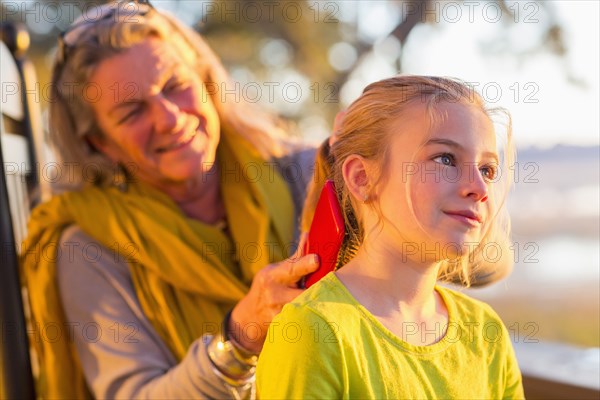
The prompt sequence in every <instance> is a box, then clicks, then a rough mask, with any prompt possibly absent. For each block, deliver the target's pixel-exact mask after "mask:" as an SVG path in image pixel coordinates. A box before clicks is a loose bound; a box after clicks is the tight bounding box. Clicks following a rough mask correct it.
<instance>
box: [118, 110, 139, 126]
mask: <svg viewBox="0 0 600 400" xmlns="http://www.w3.org/2000/svg"><path fill="white" fill-rule="evenodd" d="M140 111H141V110H140V107H135V108H132V109H131V110H130V111H129V112H128V113H127V114H125V115H124V116H123V117H121V119H120V120H119V121H117V124H119V125H120V124H124V123H126V122H129V121H130V120H132V119H133V118H135V117H136V116H137V115H138V114H139V113H140Z"/></svg>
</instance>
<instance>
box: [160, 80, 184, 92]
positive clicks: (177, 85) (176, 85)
mask: <svg viewBox="0 0 600 400" xmlns="http://www.w3.org/2000/svg"><path fill="white" fill-rule="evenodd" d="M185 87H186V85H185V84H184V83H183V82H182V81H173V82H170V83H169V84H167V85H166V86H165V91H166V92H174V91H178V90H183V89H185Z"/></svg>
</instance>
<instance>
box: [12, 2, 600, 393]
mask: <svg viewBox="0 0 600 400" xmlns="http://www.w3.org/2000/svg"><path fill="white" fill-rule="evenodd" d="M152 3H153V5H154V6H155V7H156V8H158V9H161V10H166V11H169V12H171V13H173V14H175V15H176V16H177V17H179V18H180V19H182V20H184V21H185V22H186V23H187V24H189V25H190V26H193V27H194V28H195V29H196V30H198V31H199V32H200V33H202V34H203V35H204V36H205V37H206V39H207V41H208V42H209V43H210V44H211V45H212V47H213V48H214V49H215V50H216V52H217V53H218V54H219V55H220V56H221V58H222V60H223V62H224V64H225V66H226V67H227V68H228V70H229V71H230V73H231V75H232V77H233V79H234V81H235V82H236V87H235V93H230V94H228V96H232V97H233V96H243V97H244V98H245V99H246V100H248V101H250V102H256V103H259V104H261V105H263V106H266V107H268V108H270V109H271V110H273V111H274V112H276V113H278V114H280V115H282V116H283V117H285V118H286V119H289V120H291V121H293V122H294V124H295V126H296V127H297V132H299V134H300V135H301V136H303V137H304V138H305V139H306V140H309V141H315V142H318V141H321V140H323V139H324V138H325V137H327V136H328V135H329V132H330V131H331V126H332V122H333V119H334V116H335V114H336V113H337V112H338V111H339V110H341V109H343V108H345V107H346V106H347V105H348V104H349V103H350V102H352V101H353V100H354V99H355V98H356V97H357V96H358V95H359V94H360V92H361V91H362V89H363V88H364V87H365V86H366V85H367V84H368V83H370V82H373V81H375V80H379V79H382V78H385V77H389V76H391V75H394V74H396V73H399V72H401V73H412V74H429V75H443V76H452V77H457V78H460V79H462V80H465V81H468V82H471V83H472V84H473V86H474V87H475V88H476V89H477V90H479V91H480V92H481V93H482V95H483V97H484V99H485V100H487V101H488V102H489V103H492V104H495V105H498V106H502V107H505V108H507V109H508V110H509V111H510V112H511V113H512V117H513V130H514V131H513V134H514V138H515V141H516V144H517V149H518V156H517V163H516V164H515V166H514V171H515V190H514V193H513V195H512V198H511V199H510V203H509V207H510V210H511V215H512V219H513V226H514V229H513V251H514V253H515V269H514V272H513V273H512V275H511V276H510V277H509V278H507V279H505V280H504V281H502V282H500V283H497V284H494V285H492V286H490V287H488V288H484V289H469V290H468V293H469V294H470V295H472V296H474V297H477V298H480V299H483V300H485V301H487V302H489V303H490V304H492V306H493V307H494V308H495V309H496V310H497V311H498V312H499V314H500V315H501V317H502V318H503V319H504V322H505V323H506V325H507V327H508V329H509V332H510V334H511V335H512V339H513V342H514V343H515V346H516V347H517V352H518V354H519V357H520V358H521V357H528V354H529V355H531V358H535V359H538V363H544V362H545V361H543V358H542V359H540V357H539V354H545V353H544V352H545V350H544V349H546V347H544V346H546V345H547V344H556V346H555V347H553V348H554V349H557V348H563V347H561V346H565V347H564V348H568V349H578V352H577V353H576V354H577V357H576V359H574V360H570V359H567V358H568V357H567V356H565V357H564V358H563V359H561V360H560V361H561V362H560V363H559V364H560V365H562V368H566V369H565V370H561V371H558V373H559V375H560V374H563V375H564V374H568V375H571V376H574V379H581V382H584V383H585V384H586V385H588V386H589V385H590V384H591V385H592V386H593V387H596V388H600V380H599V378H598V376H597V371H598V370H599V365H600V256H599V254H600V249H599V247H600V245H599V239H600V184H599V182H600V163H599V159H600V147H599V145H600V124H599V114H598V110H599V106H600V102H599V92H600V89H599V76H600V66H599V49H600V43H599V42H600V39H599V38H600V32H599V14H600V11H599V3H598V2H596V1H500V0H498V1H492V0H489V1H486V0H481V1H432V0H423V1H384V0H381V1H374V0H369V1H367V0H363V1H349V0H344V1H316V0H306V1H302V0H298V1H187V0H179V1H177V0H169V1H152ZM96 4H97V3H96ZM89 10H90V4H89V3H86V2H81V1H67V0H65V1H12V2H11V1H3V2H2V9H1V12H2V21H10V20H14V21H21V22H24V23H25V24H26V26H27V29H28V30H29V32H30V34H31V39H32V47H31V49H30V52H29V56H30V57H31V58H32V59H33V61H34V63H35V66H36V70H37V74H38V77H39V80H40V87H39V89H40V93H41V95H40V102H41V106H42V109H45V108H46V104H45V101H46V100H47V99H46V98H44V87H47V85H48V81H49V73H50V68H51V60H52V57H53V54H54V52H55V50H56V47H55V45H56V38H57V36H58V34H59V32H60V31H62V30H64V29H65V28H66V27H67V26H68V25H69V24H70V23H71V22H72V21H73V20H74V19H75V18H77V17H78V16H79V15H80V14H81V13H86V12H89ZM89 16H90V18H91V17H93V15H91V14H90V15H89ZM531 349H534V350H531ZM535 349H538V350H535ZM530 351H533V352H530ZM552 354H557V353H556V352H554V353H552ZM565 354H566V353H565ZM569 354H574V353H572V352H571V353H569ZM569 357H570V356H569ZM569 363H572V364H571V365H570V364H569ZM531 365H533V366H532V367H530V368H534V369H535V368H536V366H535V362H532V364H531ZM590 371H592V372H590ZM594 371H595V373H594ZM586 374H587V375H586Z"/></svg>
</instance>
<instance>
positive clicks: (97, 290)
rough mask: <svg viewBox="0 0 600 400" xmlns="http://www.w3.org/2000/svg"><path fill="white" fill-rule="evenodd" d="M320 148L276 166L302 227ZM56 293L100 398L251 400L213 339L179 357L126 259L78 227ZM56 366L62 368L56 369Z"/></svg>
mask: <svg viewBox="0 0 600 400" xmlns="http://www.w3.org/2000/svg"><path fill="white" fill-rule="evenodd" d="M314 155H315V149H314V148H312V147H302V148H297V149H296V150H295V151H294V152H293V153H291V154H290V155H289V156H287V157H285V158H282V159H279V160H276V161H277V164H278V166H279V169H280V172H281V173H282V175H283V177H284V178H285V179H286V181H287V182H288V186H289V188H290V192H291V194H292V198H293V200H294V206H295V221H296V235H295V237H296V239H297V237H298V233H299V232H298V231H299V227H298V221H299V216H300V213H301V210H302V205H303V202H304V198H305V195H306V188H307V185H308V183H309V181H310V179H311V178H312V173H313V162H314ZM60 246H61V254H62V255H63V257H60V259H59V260H58V262H57V270H58V271H57V275H58V285H59V292H60V294H61V299H62V303H63V308H64V311H65V315H66V319H67V324H68V326H69V329H72V335H73V341H74V343H75V346H76V348H77V353H78V355H79V359H80V361H81V365H82V368H83V371H84V375H85V378H86V381H87V384H88V387H89V388H90V390H91V391H92V393H93V395H94V396H95V397H96V398H248V397H253V395H254V390H245V391H238V390H236V389H235V388H232V387H230V386H228V385H227V384H225V383H224V382H223V381H222V380H221V379H220V378H218V377H217V376H216V375H215V374H214V372H213V368H212V364H211V362H210V360H209V359H208V357H207V355H206V343H207V341H208V340H210V337H209V336H205V337H203V338H198V339H197V340H196V341H195V342H193V343H192V345H191V346H190V348H189V349H188V352H187V354H186V356H185V357H184V359H183V360H182V361H181V362H179V363H177V361H176V359H175V357H174V356H173V354H171V352H170V351H169V349H168V348H167V346H166V345H165V343H164V342H163V341H162V339H161V338H160V336H159V335H158V333H157V332H156V331H155V329H154V328H153V326H152V325H151V323H150V322H149V321H148V319H147V318H146V316H145V315H144V313H143V311H142V308H141V305H140V303H139V301H138V299H137V297H136V294H135V289H134V287H133V283H132V280H131V276H130V273H129V268H128V266H127V264H126V263H125V261H124V260H123V259H121V258H119V257H118V256H117V255H116V254H115V253H114V252H113V251H112V250H110V249H108V248H106V247H103V246H101V245H100V244H98V243H97V242H96V241H95V240H94V239H93V238H91V237H89V236H88V235H86V234H85V233H83V232H82V231H81V229H79V227H77V226H71V227H69V228H67V229H66V230H65V231H64V232H63V234H62V236H61V240H60ZM57 368H60V367H59V366H57Z"/></svg>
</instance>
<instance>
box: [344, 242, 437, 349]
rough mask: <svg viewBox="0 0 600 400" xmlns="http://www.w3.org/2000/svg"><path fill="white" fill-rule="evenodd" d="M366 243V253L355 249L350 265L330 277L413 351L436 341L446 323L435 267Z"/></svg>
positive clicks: (435, 264)
mask: <svg viewBox="0 0 600 400" xmlns="http://www.w3.org/2000/svg"><path fill="white" fill-rule="evenodd" d="M370 243H371V246H370V247H369V248H366V249H365V248H364V247H361V249H360V250H359V251H358V253H357V255H356V256H355V257H354V258H353V259H352V261H350V262H349V263H348V264H347V265H345V266H344V267H343V268H341V269H340V270H339V271H338V272H336V275H337V277H338V278H339V279H340V281H341V282H342V283H343V284H344V286H346V288H347V289H348V290H349V291H350V293H351V294H352V295H353V296H354V297H355V298H356V299H357V300H358V302H359V303H361V305H363V306H364V307H365V308H366V309H367V310H368V311H369V312H370V313H371V314H373V316H374V317H375V318H377V319H378V320H379V321H380V322H381V323H382V324H383V325H384V326H385V327H386V328H388V329H389V330H390V331H391V332H392V333H394V334H395V335H396V336H398V337H400V338H401V339H403V340H405V341H407V342H409V343H412V344H415V345H429V344H432V343H435V342H437V341H438V340H440V339H441V338H442V336H443V334H444V332H445V328H444V327H445V325H446V324H447V322H448V310H447V309H446V305H445V303H444V301H443V299H442V298H441V296H440V295H439V294H438V293H437V292H436V291H435V285H436V281H437V274H438V270H439V263H436V262H421V260H420V259H419V258H418V257H417V258H414V256H413V258H409V257H407V256H405V255H403V254H401V253H399V252H398V251H394V250H390V248H389V247H388V248H386V247H385V246H382V245H380V243H381V242H378V241H373V242H370ZM407 327H409V328H410V329H411V330H412V329H413V328H414V329H416V330H415V331H411V332H412V333H413V335H408V336H407V332H406V328H407ZM422 329H423V331H422ZM421 332H437V333H438V334H437V335H435V336H432V335H421ZM422 339H424V340H422Z"/></svg>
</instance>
